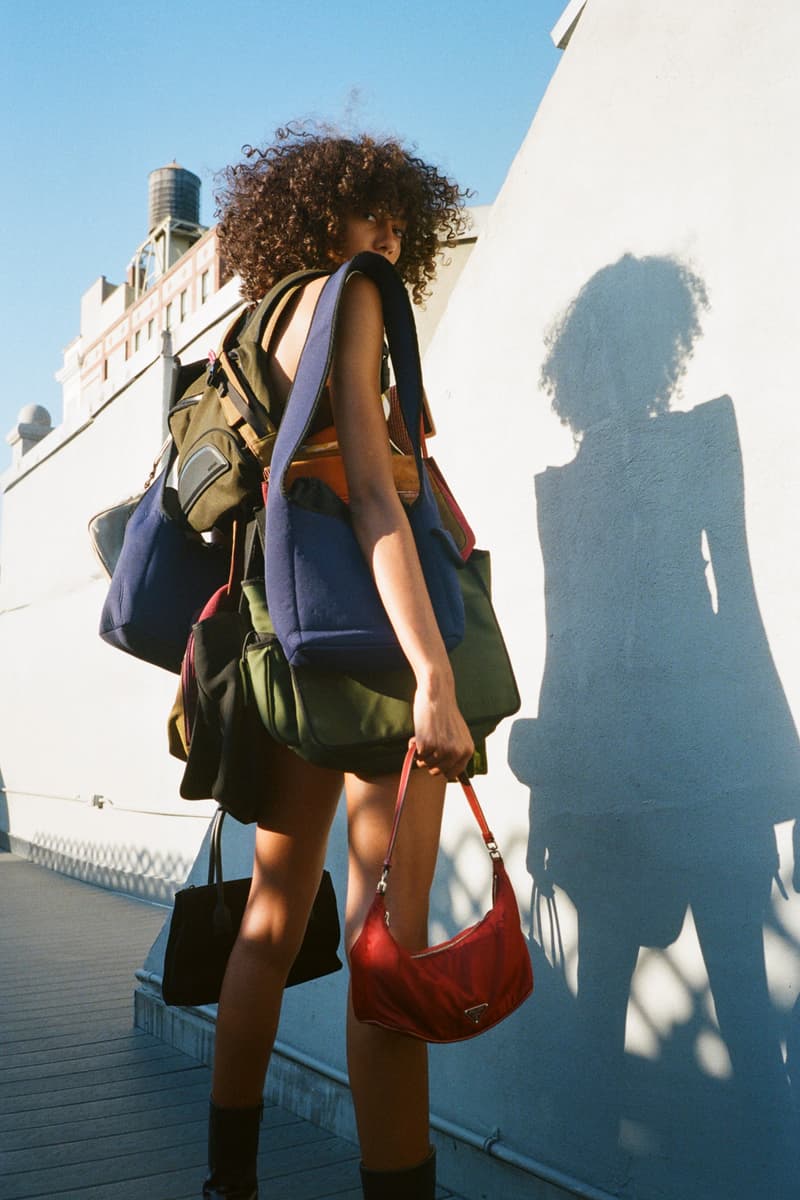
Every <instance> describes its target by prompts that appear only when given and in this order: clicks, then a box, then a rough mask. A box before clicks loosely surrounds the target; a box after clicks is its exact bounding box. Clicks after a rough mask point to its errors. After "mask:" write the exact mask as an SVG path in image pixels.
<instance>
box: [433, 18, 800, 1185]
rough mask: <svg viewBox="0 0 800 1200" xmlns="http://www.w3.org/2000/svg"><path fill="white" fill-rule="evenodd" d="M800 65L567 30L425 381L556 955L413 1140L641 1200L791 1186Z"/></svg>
mask: <svg viewBox="0 0 800 1200" xmlns="http://www.w3.org/2000/svg"><path fill="white" fill-rule="evenodd" d="M798 34H800V16H798V12H797V9H796V6H795V5H794V4H792V3H790V2H789V0H767V2H766V3H764V4H762V5H759V6H757V7H756V6H749V7H748V6H742V5H740V4H738V3H735V2H733V0H730V2H724V0H723V2H721V3H718V4H714V5H702V4H700V5H698V4H696V3H694V0H648V2H647V3H634V2H633V0H588V3H587V5H586V7H585V10H584V12H583V15H582V17H581V19H580V21H579V23H578V26H577V28H576V30H575V32H574V34H573V36H572V39H571V41H570V44H569V47H568V49H567V51H566V53H565V56H564V59H563V61H562V63H561V65H560V66H559V69H558V71H557V73H556V76H555V78H554V80H553V82H552V84H551V86H550V88H549V90H548V93H547V95H546V96H545V98H544V101H543V102H542V105H541V107H540V109H539V112H538V114H537V116H536V119H535V121H534V124H533V126H532V128H531V130H530V132H529V134H528V137H527V139H526V141H525V143H524V144H523V146H522V148H521V150H520V152H519V154H518V156H517V159H516V161H515V163H514V164H513V167H512V170H511V172H510V174H509V176H508V179H507V181H506V184H505V186H504V188H503V191H502V193H501V195H500V196H499V198H498V200H497V201H496V203H495V205H494V207H493V209H492V212H491V214H490V218H489V223H488V227H487V229H486V232H485V234H484V235H483V237H482V238H481V240H480V242H479V243H478V246H477V247H476V250H475V253H474V254H473V256H472V258H471V259H470V262H469V263H468V265H467V267H466V269H465V271H464V273H463V275H462V277H461V279H460V281H459V285H458V287H457V289H456V291H455V292H454V294H453V296H452V297H451V299H450V303H449V305H448V309H447V312H446V314H445V316H444V318H443V320H442V322H441V324H440V325H439V327H438V329H437V332H436V335H435V337H434V340H433V342H432V345H431V347H430V349H429V351H428V354H427V356H426V361H425V368H426V371H425V374H426V384H427V388H428V393H429V396H430V398H431V403H432V406H433V410H434V413H435V415H436V419H437V423H438V427H439V430H440V438H439V442H440V443H441V445H440V446H437V447H436V450H437V457H438V459H439V461H440V464H441V465H442V466H443V467H444V469H445V471H446V473H447V475H448V478H449V480H450V482H451V484H452V486H453V489H454V491H455V493H456V495H458V496H459V499H460V500H461V502H462V503H463V505H464V507H465V510H466V511H467V512H468V513H469V514H470V515H472V516H473V517H474V521H475V524H476V526H477V530H478V538H479V543H485V544H488V545H489V546H490V547H491V548H492V551H493V560H494V579H495V596H496V600H497V606H498V609H499V611H500V613H501V614H502V616H503V617H504V619H505V626H506V631H507V636H508V640H509V643H510V647H511V651H512V658H513V660H514V662H515V665H516V666H517V668H518V672H519V678H520V684H521V688H522V692H523V697H524V707H523V711H522V713H521V714H520V718H519V720H518V721H516V722H515V723H513V724H512V731H511V743H510V754H509V758H510V762H511V766H510V767H509V766H508V765H507V764H506V762H505V761H504V760H505V759H506V748H505V744H504V743H505V738H504V737H503V736H502V735H498V736H497V737H496V738H495V739H494V744H490V761H491V763H492V766H493V770H492V775H491V777H490V779H489V781H488V782H487V784H486V786H485V788H484V789H483V790H484V791H485V792H486V793H487V796H488V799H489V804H488V808H489V817H490V820H491V821H493V822H494V823H495V826H496V832H497V834H498V836H499V837H500V841H501V846H506V847H507V848H508V847H511V848H512V849H513V851H514V853H513V855H512V858H513V862H514V865H515V881H516V883H517V885H518V890H519V895H520V897H521V898H522V899H523V901H524V900H525V898H526V897H530V895H531V877H530V876H529V874H528V873H527V872H526V871H525V870H524V867H523V864H522V862H521V860H522V859H523V858H524V856H525V855H527V859H528V865H529V870H530V873H531V875H532V876H533V877H534V879H535V882H536V883H538V884H539V886H541V887H545V888H546V887H548V886H551V885H552V884H553V883H555V884H556V892H555V895H556V902H557V906H558V913H559V916H560V920H561V931H562V934H563V938H564V949H565V969H564V970H563V971H562V970H561V969H560V968H559V967H558V966H557V965H556V966H553V965H551V964H552V963H553V960H554V958H555V957H557V956H554V955H553V953H552V952H551V943H550V934H549V924H548V918H547V909H546V906H545V907H544V908H543V910H542V912H543V916H544V923H545V935H546V936H545V938H544V939H539V940H540V941H541V940H544V942H545V945H546V948H547V951H548V959H549V962H548V960H547V959H545V957H544V954H543V951H542V949H541V946H540V945H539V944H534V946H533V951H534V967H535V970H537V977H538V978H537V990H536V992H535V994H534V998H533V999H532V1001H531V1002H530V1004H529V1005H528V1006H527V1008H526V1009H525V1010H523V1012H522V1013H521V1014H520V1015H519V1017H518V1018H515V1020H514V1021H513V1022H509V1023H508V1024H507V1025H505V1026H503V1027H501V1028H500V1029H499V1030H498V1031H497V1032H496V1033H495V1034H493V1035H491V1037H492V1041H491V1044H490V1041H489V1039H488V1038H487V1039H486V1040H485V1041H483V1042H482V1044H481V1043H478V1044H475V1045H474V1046H467V1047H464V1048H462V1049H457V1050H454V1051H447V1052H446V1053H444V1052H443V1053H442V1054H441V1055H440V1054H438V1053H437V1055H436V1067H435V1071H434V1105H435V1107H436V1108H437V1110H438V1111H439V1112H441V1113H442V1114H443V1115H444V1116H446V1117H450V1118H451V1119H453V1120H455V1119H459V1120H461V1121H462V1122H464V1123H466V1124H468V1125H470V1126H471V1127H473V1128H476V1129H484V1130H487V1131H488V1130H491V1129H493V1128H495V1127H499V1129H500V1131H501V1136H502V1138H503V1139H505V1140H507V1141H508V1143H510V1144H511V1145H512V1146H513V1147H516V1148H518V1149H524V1151H525V1152H526V1153H528V1154H529V1155H531V1156H532V1157H533V1158H536V1159H539V1160H541V1161H544V1162H546V1163H549V1164H551V1165H555V1166H556V1167H558V1168H560V1169H561V1170H563V1171H565V1172H566V1173H567V1174H569V1175H571V1176H573V1177H577V1178H578V1179H581V1180H584V1181H586V1182H587V1183H588V1184H590V1185H593V1186H595V1187H598V1188H600V1189H603V1190H605V1191H607V1192H609V1193H612V1194H615V1195H616V1194H620V1195H625V1196H631V1197H634V1196H635V1197H636V1200H651V1198H655V1197H656V1196H658V1197H662V1196H669V1197H671V1198H674V1200H695V1198H699V1197H703V1198H704V1200H709V1198H717V1197H719V1198H720V1200H721V1198H722V1197H726V1198H728V1200H730V1198H732V1197H733V1198H736V1200H752V1198H753V1197H755V1196H769V1197H771V1198H775V1197H783V1196H788V1195H794V1194H795V1192H794V1189H795V1187H796V1183H795V1180H796V1175H795V1174H794V1172H795V1150H794V1146H795V1144H796V1141H797V1138H796V1133H797V1129H796V1124H795V1122H796V1118H795V1117H794V1116H792V1113H791V1110H790V1096H789V1087H788V1083H787V1077H786V1071H785V1068H784V1066H783V1062H782V1055H783V1053H784V1043H785V1041H786V1039H787V1038H788V1039H789V1040H790V1041H791V1039H792V1038H794V1039H795V1041H796V1039H797V1019H795V1018H793V1017H792V1008H793V1005H794V1002H795V1000H796V998H797V992H798V976H799V972H798V967H799V966H800V956H799V955H798V946H799V941H798V939H799V936H800V903H799V902H798V899H797V896H796V895H795V894H794V892H793V890H792V887H791V878H790V877H791V866H792V857H791V844H790V826H789V825H788V824H787V822H786V819H787V818H790V817H793V816H795V815H796V814H797V813H798V809H799V808H800V788H799V787H798V785H799V784H800V753H799V752H798V740H797V733H796V729H795V721H796V719H797V717H798V716H800V655H799V654H798V632H797V619H796V601H795V596H796V593H797V582H798V580H797V553H796V547H797V537H796V523H797V515H796V514H797V512H798V511H800V494H798V493H799V492H800V484H799V483H798V474H797V470H796V457H797V445H798V433H800V417H799V416H798V406H797V396H796V390H797V383H796V381H797V379H798V363H797V358H798V353H799V352H800V351H799V350H798V347H800V337H798V333H800V330H798V306H797V304H796V298H795V287H796V284H795V281H796V278H797V276H798V266H800V262H798V259H799V258H800V244H798V240H797V238H796V236H795V222H796V213H797V211H798V203H799V202H800V171H798V161H797V155H796V151H795V146H796V129H797V124H798V118H799V117H800V77H799V76H798V74H797V71H796V63H795V50H794V48H795V47H796V45H797V38H798ZM690 272H693V273H694V276H695V277H696V282H694V283H692V276H691V274H689V273H690ZM703 289H705V292H706V293H707V298H708V307H707V308H706V307H704V305H703V303H702V290H703ZM573 302H574V304H575V307H574V309H573V310H572V311H573V320H572V322H571V323H569V324H565V325H563V326H561V327H559V325H558V322H559V320H560V319H561V317H562V316H563V314H564V313H565V310H567V309H568V307H569V306H570V305H571V304H573ZM695 317H696V318H697V320H698V321H699V329H697V330H695V329H693V321H694V320H695ZM549 332H552V340H551V341H550V342H548V341H547V336H548V333H549ZM559 332H560V336H559ZM548 353H552V358H551V378H552V380H553V382H554V391H555V399H556V401H557V402H558V403H559V404H560V406H561V409H562V411H565V413H566V414H567V415H568V416H570V417H571V420H572V425H573V427H574V428H576V429H578V430H580V431H582V444H581V447H580V450H578V449H577V446H576V441H575V439H574V438H573V433H572V430H571V428H570V427H569V425H568V424H567V425H563V424H561V422H560V421H559V419H558V417H557V416H556V415H555V413H554V412H553V411H552V409H551V399H552V396H551V395H550V394H549V393H548V390H547V388H546V386H545V381H543V380H542V379H541V373H542V366H543V363H544V362H545V360H546V358H547V356H548ZM682 371H685V373H684V374H683V376H682V378H678V384H679V386H678V387H677V389H676V391H675V392H674V393H673V394H672V396H671V398H670V397H669V395H668V393H669V388H668V387H666V386H663V385H664V380H665V379H666V378H668V377H669V375H670V372H672V373H673V375H674V376H676V377H680V375H681V372H682ZM659 395H661V396H662V399H664V404H663V405H662V408H663V411H661V412H660V413H659V414H658V415H657V416H655V417H653V416H651V415H649V410H650V409H652V407H653V405H654V401H655V398H656V397H657V396H659ZM721 397H728V399H724V398H722V399H721ZM656 407H657V405H656ZM704 552H705V553H704ZM709 557H710V559H711V563H712V566H713V570H714V574H715V577H714V578H713V580H712V577H711V572H710V570H709V569H708V568H707V567H706V564H705V561H704V558H709ZM512 768H513V770H512ZM517 777H518V778H517ZM781 821H783V824H781V823H780V822H781ZM776 824H777V829H778V840H779V843H780V848H781V862H782V875H783V880H784V883H785V886H786V888H787V891H788V894H789V895H790V897H791V898H790V899H789V900H786V899H783V898H782V896H781V894H780V892H779V890H778V888H777V886H776V885H774V884H773V885H772V886H771V879H770V877H771V873H772V869H773V865H774V834H773V826H774V825H776ZM468 830H469V823H468V820H467V818H466V817H461V818H459V817H457V816H456V814H455V813H453V814H452V817H451V825H450V829H449V832H448V836H447V838H446V843H445V848H446V850H448V851H449V852H450V853H451V854H454V852H455V851H456V850H459V851H460V839H461V838H462V836H465V835H466V834H467V831H468ZM546 852H549V855H550V861H549V870H548V871H545V870H544V866H543V863H544V857H545V853H546ZM471 876H472V871H471V868H470V867H469V866H468V865H467V864H466V863H465V862H464V860H463V858H462V856H461V854H460V852H459V854H458V856H457V857H456V858H455V862H454V877H453V878H452V879H451V880H450V882H449V889H450V892H451V894H454V895H456V896H458V895H459V894H460V886H463V887H466V886H468V885H469V886H471V885H472V878H471ZM579 937H580V943H579V941H578V939H579ZM762 943H763V944H764V945H765V946H766V956H767V973H768V974H767V979H766V980H765V978H764V966H763V958H762ZM648 947H649V948H648ZM637 962H638V965H637V966H636V969H635V972H634V973H633V978H632V980H631V972H632V971H633V968H634V964H636V963H637ZM709 976H711V985H710V984H709ZM579 980H580V986H578V982H579ZM795 1055H796V1051H795ZM484 1056H486V1057H484ZM790 1065H791V1064H790ZM794 1068H795V1070H797V1058H796V1057H795V1060H794ZM478 1077H479V1078H480V1079H481V1086H480V1087H479V1088H478V1087H475V1086H474V1081H475V1079H476V1078H478ZM795 1085H796V1086H797V1080H796V1079H795Z"/></svg>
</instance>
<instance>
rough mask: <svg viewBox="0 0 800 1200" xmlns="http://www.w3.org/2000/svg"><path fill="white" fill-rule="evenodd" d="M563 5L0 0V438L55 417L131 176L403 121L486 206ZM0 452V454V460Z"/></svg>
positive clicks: (115, 265)
mask: <svg viewBox="0 0 800 1200" xmlns="http://www.w3.org/2000/svg"><path fill="white" fill-rule="evenodd" d="M564 7H566V0H461V2H460V3H458V4H455V3H451V2H450V0H439V2H438V3H437V2H436V0H395V3H393V4H391V3H390V4H385V5H380V4H376V3H374V2H372V0H344V2H343V3H340V4H332V3H330V0H228V2H227V3H224V2H218V3H213V4H212V3H211V2H210V0H192V2H191V3H189V2H188V0H171V2H169V3H164V0H136V2H135V3H134V2H133V0H70V2H68V3H65V2H64V0H28V2H27V3H25V4H19V3H15V2H14V0H0V16H2V33H3V72H2V78H1V79H0V103H2V111H3V114H4V119H3V122H2V130H1V131H0V146H2V161H3V165H4V182H5V186H4V187H3V188H2V190H1V198H0V216H2V225H3V230H4V254H3V259H4V271H3V286H2V298H1V299H0V328H2V329H3V330H4V333H5V348H6V353H5V354H4V356H3V358H4V362H3V367H4V369H3V386H2V389H0V434H2V436H3V437H5V434H6V433H7V432H8V431H9V430H10V429H11V427H12V426H13V424H14V423H15V419H16V416H17V413H18V411H19V409H20V408H21V407H22V405H23V404H27V403H39V404H44V405H45V406H46V407H47V408H48V409H49V410H50V412H51V414H52V416H53V420H54V423H58V421H59V420H60V417H61V395H60V388H59V386H58V385H57V384H56V383H55V381H54V379H53V373H54V372H55V371H56V370H57V369H58V367H59V366H60V364H61V351H62V349H63V347H64V346H65V345H66V344H67V343H68V342H69V341H70V340H71V339H72V338H73V337H74V336H76V334H77V333H78V329H79V304H80V297H81V294H82V293H83V292H84V291H85V289H86V288H87V287H88V286H89V285H90V284H91V283H92V282H93V280H95V279H96V278H97V277H98V275H106V276H107V277H108V278H109V279H110V280H111V281H112V282H114V283H119V282H121V280H122V279H123V277H124V272H125V267H126V265H127V263H128V261H129V260H130V257H131V255H132V253H133V251H134V250H135V248H136V246H137V245H138V244H139V242H140V241H142V240H143V238H144V237H145V236H146V234H147V175H148V172H149V171H151V170H153V169H154V168H156V167H160V166H163V165H164V164H165V163H168V162H170V161H172V160H173V159H177V160H178V161H179V162H180V163H181V164H182V165H183V166H186V167H188V168H189V169H190V170H192V171H194V172H195V173H196V174H198V175H199V176H200V177H201V179H202V182H203V188H202V210H201V220H202V221H203V222H204V223H205V224H211V223H213V220H214V215H213V195H212V192H213V177H214V173H215V172H216V171H218V170H219V169H220V168H221V167H223V166H224V165H226V164H227V163H228V162H231V161H234V160H235V159H237V158H238V157H239V152H240V148H241V146H242V144H243V143H245V142H253V143H258V142H262V141H264V140H267V139H269V138H270V137H271V135H272V132H273V131H274V129H275V128H276V127H277V126H278V125H280V124H282V123H284V122H285V121H287V120H289V119H291V118H293V117H301V118H302V117H310V118H318V119H321V120H326V121H330V122H334V123H337V124H343V125H345V126H346V127H351V128H359V129H360V128H366V129H369V130H371V131H375V132H379V133H393V134H399V135H400V136H401V137H403V138H404V139H406V140H408V141H409V142H412V143H415V144H416V145H417V146H418V148H419V152H420V153H421V154H422V155H423V157H425V158H428V159H430V160H431V161H434V162H436V163H438V164H439V165H441V166H443V167H444V168H445V169H446V170H447V171H448V172H449V173H450V174H451V175H453V176H454V177H455V178H456V179H458V181H459V182H460V183H461V184H462V185H464V186H468V187H471V188H473V189H474V190H475V192H476V193H477V194H476V196H475V198H474V201H473V203H476V204H488V203H491V201H492V200H494V198H495V196H496V195H497V192H498V190H499V188H500V186H501V184H502V181H503V178H504V176H505V174H506V172H507V170H508V167H509V166H510V164H511V161H512V159H513V157H514V155H515V153H516V151H517V149H518V148H519V145H520V143H521V141H522V139H523V137H524V136H525V133H526V131H527V129H528V126H529V125H530V122H531V120H532V118H533V115H534V113H535V111H536V108H537V106H538V103H539V101H540V99H541V97H542V94H543V93H544V90H545V88H546V86H547V84H548V82H549V80H550V78H551V76H552V73H553V70H554V69H555V67H556V66H557V64H558V60H559V52H558V51H557V50H556V49H555V47H554V46H553V43H552V41H551V39H550V30H551V28H552V27H553V25H554V24H555V22H556V20H557V19H558V17H559V16H560V14H561V12H562V10H563V9H564ZM9 461H10V451H9V450H8V449H7V448H5V447H3V449H2V450H0V469H4V468H5V466H6V465H7V464H8V462H9Z"/></svg>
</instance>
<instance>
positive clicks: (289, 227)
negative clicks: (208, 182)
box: [216, 124, 471, 303]
mask: <svg viewBox="0 0 800 1200" xmlns="http://www.w3.org/2000/svg"><path fill="white" fill-rule="evenodd" d="M242 153H243V154H244V156H245V161H244V162H241V163H235V164H234V165H233V166H230V167H227V168H225V170H224V171H222V172H221V179H222V186H221V187H220V189H219V191H218V192H217V196H216V200H217V212H216V215H217V217H218V218H219V225H218V230H217V232H218V237H219V242H220V248H221V252H222V256H223V258H224V260H225V264H226V266H227V267H228V268H229V269H230V270H232V271H235V272H236V273H237V274H238V275H239V276H240V278H241V280H242V292H243V294H244V296H245V297H246V298H247V299H248V300H258V299H260V297H261V296H263V295H264V293H265V292H267V291H268V290H269V289H270V288H271V287H272V286H273V284H274V283H276V282H277V281H278V280H279V279H282V278H283V277H284V276H285V275H288V274H290V273H291V272H292V271H299V270H304V269H323V270H325V269H330V267H331V258H332V252H333V255H334V256H335V253H336V248H337V246H339V245H340V244H341V240H342V237H343V235H344V228H345V221H346V219H347V217H348V216H349V215H350V214H352V213H360V212H369V211H375V212H377V213H389V214H391V215H392V216H397V217H401V216H402V217H403V218H404V219H405V221H406V222H407V230H406V232H405V234H404V236H403V247H402V252H401V255H400V259H399V261H398V263H397V270H398V272H399V274H400V276H401V277H402V279H403V281H404V282H405V283H406V285H407V286H408V287H409V288H410V290H411V294H412V296H413V298H414V300H415V301H416V302H417V303H419V302H420V301H421V300H423V299H424V298H425V296H426V295H429V294H430V288H429V286H428V285H429V283H430V281H431V280H432V279H433V278H434V276H435V274H436V259H437V256H438V255H439V254H440V253H441V251H442V249H443V247H446V248H451V249H452V247H453V246H455V244H456V240H457V238H458V236H459V234H461V233H462V232H463V231H464V229H465V228H466V225H467V220H466V217H465V215H464V212H463V201H464V200H465V199H466V198H467V197H468V196H469V195H470V194H471V193H469V192H468V191H462V190H461V189H460V188H459V187H458V185H457V184H456V183H454V182H453V181H452V180H450V179H448V178H447V177H446V176H444V175H442V174H440V173H439V171H438V170H437V169H436V168H435V167H433V166H430V165H429V164H428V163H425V162H423V160H422V159H421V158H417V157H416V156H415V155H413V154H411V153H410V152H409V151H408V150H406V149H405V148H404V147H403V146H402V145H401V144H400V143H399V142H398V141H396V140H394V139H392V138H385V139H381V140H379V139H377V138H374V137H371V136H370V135H368V134H361V135H359V136H356V137H343V136H339V135H338V134H335V133H332V132H330V131H329V130H327V129H324V128H320V127H313V128H310V129H309V128H307V127H305V126H303V125H297V124H292V125H288V126H286V127H284V128H281V129H279V130H278V131H277V133H276V135H275V141H274V142H273V144H272V145H270V146H266V147H265V148H264V149H258V148H256V147H253V146H244V147H243V148H242Z"/></svg>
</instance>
